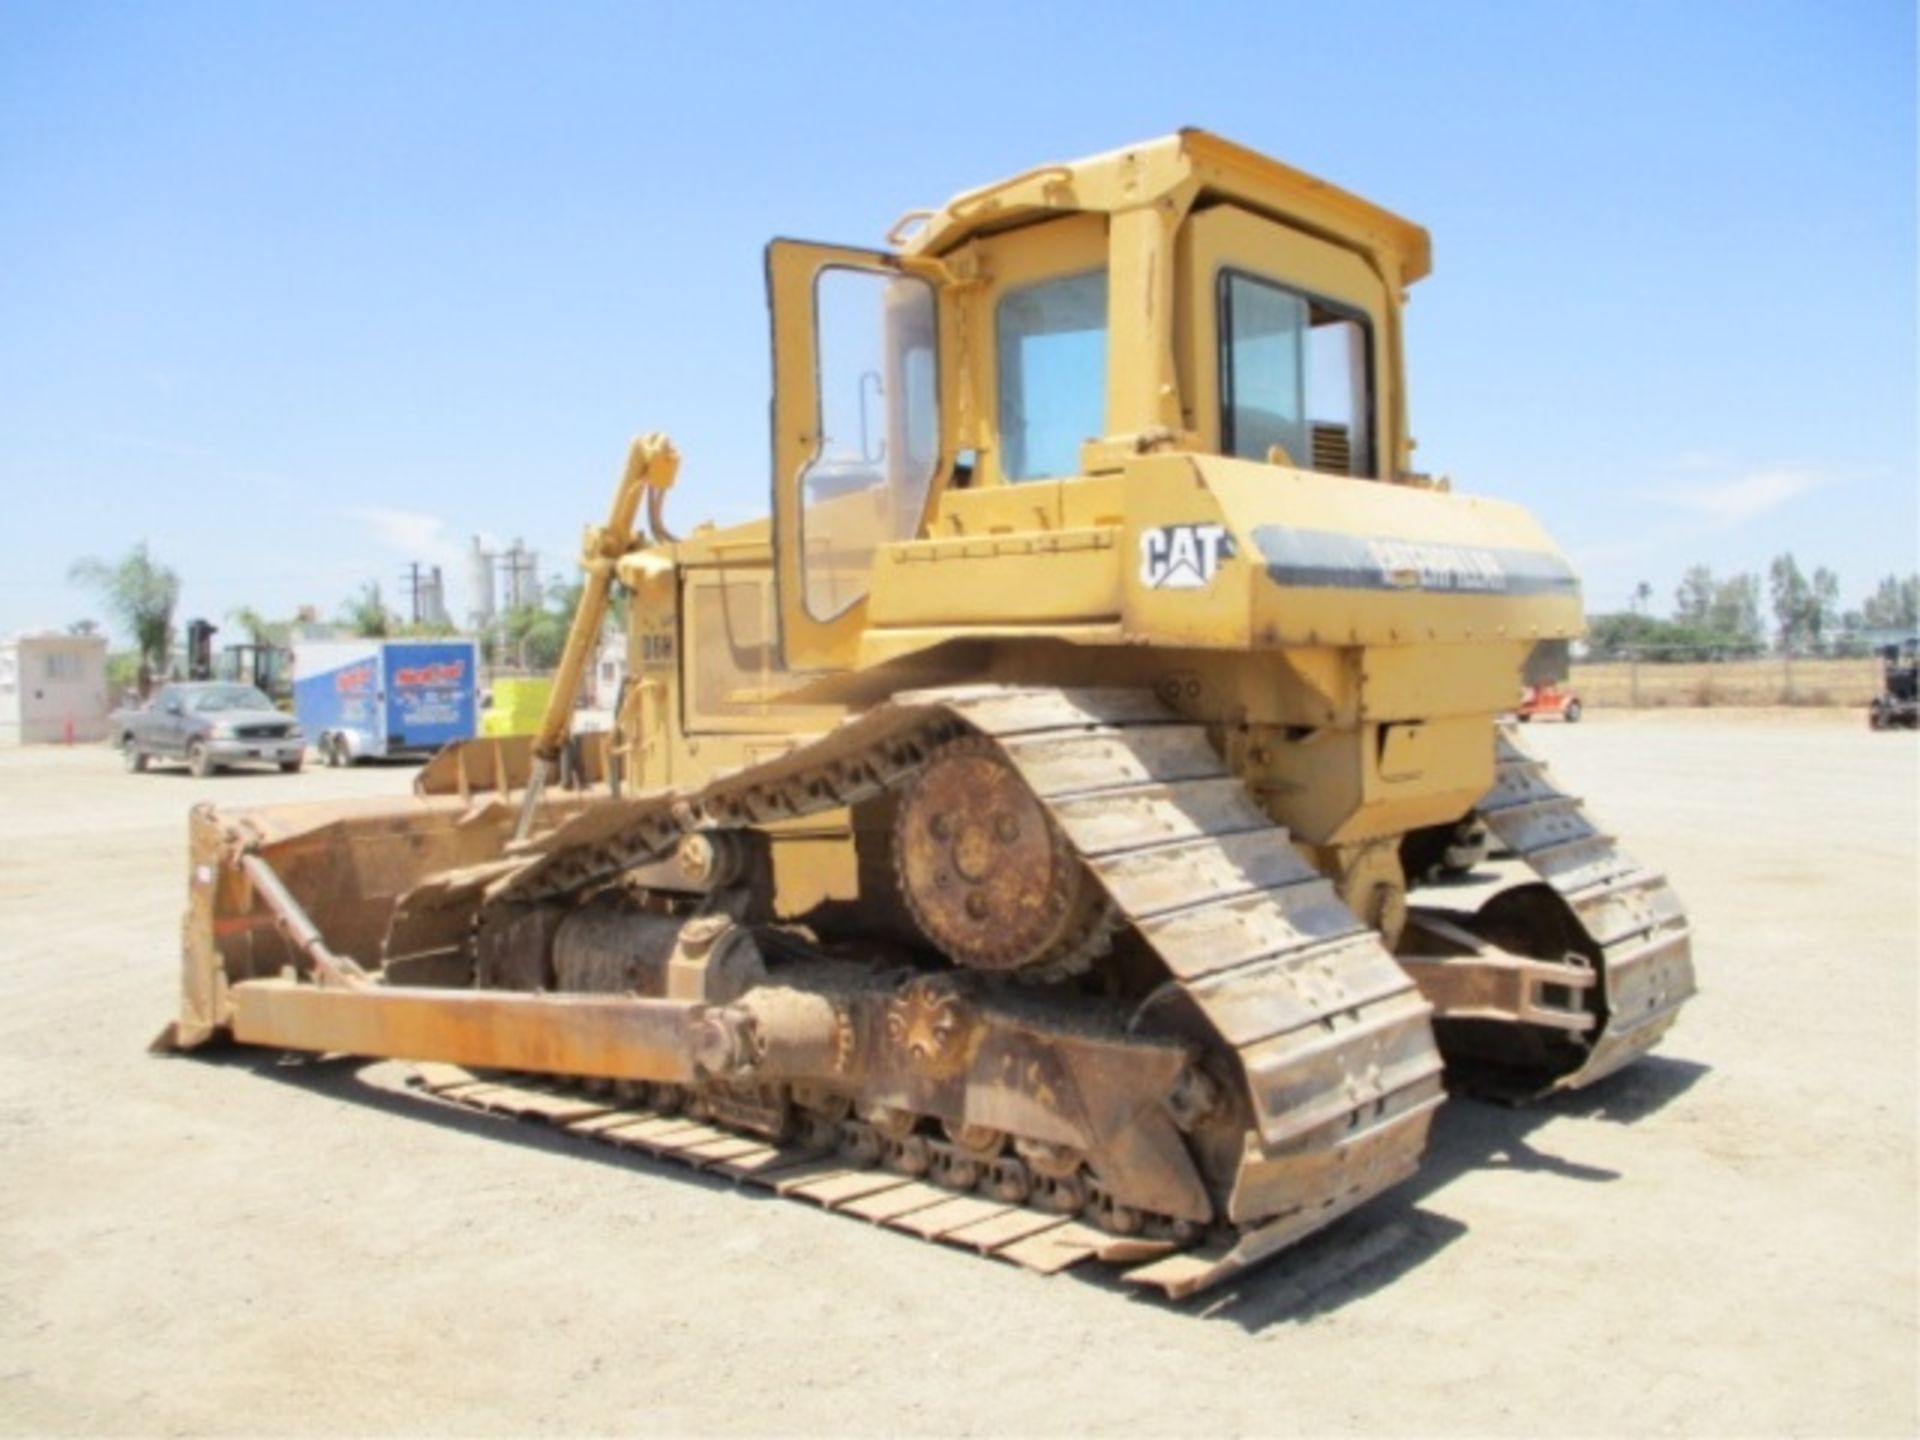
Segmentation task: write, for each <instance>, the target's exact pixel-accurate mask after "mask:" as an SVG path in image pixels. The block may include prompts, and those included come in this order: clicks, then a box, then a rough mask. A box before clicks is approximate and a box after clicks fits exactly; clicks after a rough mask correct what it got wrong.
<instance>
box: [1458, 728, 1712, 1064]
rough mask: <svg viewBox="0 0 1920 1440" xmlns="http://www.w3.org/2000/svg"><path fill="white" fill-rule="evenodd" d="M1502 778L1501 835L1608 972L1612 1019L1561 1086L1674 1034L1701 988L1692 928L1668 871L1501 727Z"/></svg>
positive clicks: (1495, 814)
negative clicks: (1592, 812)
mask: <svg viewBox="0 0 1920 1440" xmlns="http://www.w3.org/2000/svg"><path fill="white" fill-rule="evenodd" d="M1497 743H1498V749H1497V751H1496V758H1495V771H1494V786H1493V789H1492V790H1490V791H1489V792H1488V793H1487V795H1486V798H1485V799H1483V800H1482V801H1481V802H1480V805H1479V807H1478V809H1479V813H1480V815H1481V816H1482V817H1483V818H1484V819H1485V820H1486V822H1487V826H1488V828H1489V829H1491V830H1492V831H1493V833H1494V835H1495V836H1496V837H1497V838H1498V840H1499V841H1500V843H1501V844H1502V845H1503V846H1505V847H1506V849H1507V850H1509V851H1510V852H1511V853H1512V854H1513V856H1514V858H1515V859H1517V860H1519V861H1520V862H1521V863H1522V864H1524V865H1526V866H1527V868H1528V869H1530V870H1532V871H1533V873H1534V875H1535V876H1537V877H1538V878H1539V879H1540V880H1542V881H1544V882H1545V883H1546V884H1548V885H1550V886H1552V887H1553V889H1554V891H1555V892H1556V893H1557V894H1558V895H1559V896H1560V898H1561V899H1562V900H1564V901H1566V903H1567V907H1568V909H1569V910H1570V911H1571V912H1572V915H1573V917H1574V919H1575V920H1576V922H1577V923H1578V924H1579V926H1580V928H1581V930H1582V932H1583V933H1584V936H1585V938H1586V941H1587V943H1588V945H1589V947H1590V952H1591V958H1592V959H1593V961H1594V963H1595V964H1596V965H1597V967H1598V969H1599V971H1600V1003H1601V1006H1602V1012H1603V1013H1602V1019H1603V1021H1604V1024H1603V1026H1602V1028H1601V1029H1600V1031H1599V1032H1598V1034H1596V1035H1595V1036H1594V1037H1593V1038H1592V1040H1591V1044H1590V1048H1589V1049H1588V1051H1587V1054H1586V1058H1585V1060H1584V1062H1583V1063H1581V1064H1580V1065H1579V1066H1578V1067H1577V1068H1576V1069H1574V1070H1572V1071H1570V1072H1568V1073H1567V1074H1565V1075H1562V1076H1560V1077H1559V1078H1558V1079H1557V1080H1556V1081H1555V1082H1554V1084H1553V1087H1552V1088H1555V1089H1567V1090H1574V1089H1579V1088H1580V1087H1582V1086H1585V1085H1590V1084H1592V1083H1593V1082H1594V1081H1596V1080H1599V1079H1601V1078H1603V1077H1604V1076H1607V1075H1611V1074H1612V1073H1613V1072H1614V1071H1616V1070H1618V1069H1620V1068H1621V1067H1622V1066H1623V1065H1626V1064H1628V1063H1630V1062H1631V1061H1633V1060H1635V1059H1637V1058H1639V1057H1640V1056H1641V1055H1644V1054H1645V1053H1646V1052H1647V1051H1648V1050H1649V1049H1651V1048H1652V1047H1653V1045H1654V1044H1655V1043H1656V1042H1657V1041H1658V1040H1659V1039H1660V1037H1661V1036H1663V1035H1665V1034H1666V1032H1667V1031H1668V1030H1669V1029H1670V1028H1671V1027H1672V1025H1673V1022H1674V1020H1675V1019H1676V1018H1677V1017H1678V1015H1679V1012H1680V1007H1681V1006H1682V1005H1684V1004H1685V1003H1686V1002H1687V1000H1688V999H1689V998H1690V997H1691V996H1692V995H1693V994H1694V991H1695V986H1694V975H1693V947H1692V929H1691V927H1690V926H1689V925H1688V923H1687V917H1686V912H1685V911H1684V910H1683V909H1682V908H1681V905H1680V897H1679V896H1678V895H1676V894H1675V893H1674V890H1673V887H1672V886H1671V885H1670V884H1668V883H1667V879H1666V877H1665V876H1664V875H1662V874H1660V873H1659V872H1657V871H1654V870H1649V869H1647V868H1646V867H1645V866H1643V865H1641V864H1640V863H1639V862H1637V861H1636V860H1634V859H1633V858H1632V857H1631V856H1629V855H1627V854H1626V853H1625V852H1624V851H1622V850H1621V849H1620V848H1619V847H1618V846H1617V845H1615V843H1614V840H1613V837H1612V836H1611V835H1609V834H1607V833H1606V832H1605V831H1603V830H1601V829H1600V827H1599V826H1598V825H1597V824H1596V823H1595V822H1594V821H1593V819H1592V817H1590V816H1589V815H1588V814H1587V813H1586V811H1585V810H1584V809H1582V808H1581V804H1580V801H1579V799H1578V797H1576V796H1573V795H1569V794H1567V793H1566V792H1565V791H1563V790H1561V789H1560V788H1559V787H1558V785H1556V784H1555V783H1554V781H1553V779H1552V777H1551V776H1550V775H1549V774H1548V771H1547V767H1546V765H1545V764H1544V763H1543V762H1541V761H1539V760H1537V759H1535V758H1534V757H1533V756H1531V755H1529V754H1527V752H1526V751H1525V750H1523V749H1521V748H1520V744H1519V742H1518V740H1517V739H1516V738H1515V736H1514V734H1513V732H1512V730H1511V729H1509V728H1506V727H1503V728H1502V729H1501V731H1500V734H1499V739H1498V742H1497Z"/></svg>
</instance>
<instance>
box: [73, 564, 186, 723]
mask: <svg viewBox="0 0 1920 1440" xmlns="http://www.w3.org/2000/svg"><path fill="white" fill-rule="evenodd" d="M67 575H68V578H69V579H71V580H73V581H75V582H76V583H78V584H81V585H91V586H92V587H93V588H94V589H96V590H98V591H99V592H100V596H101V598H102V599H103V600H104V601H105V602H106V605H107V608H108V609H109V610H111V611H112V612H113V614H114V616H115V618H116V619H118V620H119V621H120V623H121V624H122V625H124V626H125V627H126V629H127V632H128V633H129V634H130V635H132V636H133V643H134V648H135V649H136V650H138V651H139V652H140V693H141V695H142V696H145V695H146V694H147V692H148V691H150V690H151V689H152V688H153V681H154V677H155V676H157V675H164V674H165V673H166V670H167V660H168V658H169V656H170V655H171V653H172V650H173V610H174V607H175V606H176V605H178V604H179V603H180V577H179V576H178V575H176V574H175V573H174V572H173V571H172V570H169V569H168V568H167V567H166V566H165V565H162V564H161V563H160V562H159V561H157V560H155V559H154V558H153V556H152V555H151V554H150V553H149V552H148V550H147V542H146V541H144V540H142V541H141V542H140V543H139V544H138V545H136V546H134V547H133V549H131V550H129V551H128V552H127V553H126V555H125V556H123V557H122V558H121V560H120V561H119V563H117V564H113V565H109V564H107V563H106V561H104V560H97V559H95V558H93V557H92V556H88V557H87V558H86V559H84V560H76V561H74V562H73V567H72V569H70V570H69V571H68V572H67Z"/></svg>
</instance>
